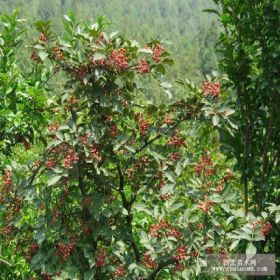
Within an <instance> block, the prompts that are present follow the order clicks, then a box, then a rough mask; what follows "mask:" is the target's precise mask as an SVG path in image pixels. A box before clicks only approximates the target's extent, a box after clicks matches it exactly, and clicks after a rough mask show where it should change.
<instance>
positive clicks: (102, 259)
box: [95, 249, 106, 267]
mask: <svg viewBox="0 0 280 280" xmlns="http://www.w3.org/2000/svg"><path fill="white" fill-rule="evenodd" d="M105 265H106V250H105V249H101V250H100V251H99V252H98V253H97V254H96V257H95V266H96V267H103V266H105Z"/></svg>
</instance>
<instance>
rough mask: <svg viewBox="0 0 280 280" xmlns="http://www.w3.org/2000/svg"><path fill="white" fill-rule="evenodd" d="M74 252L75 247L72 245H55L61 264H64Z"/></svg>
mask: <svg viewBox="0 0 280 280" xmlns="http://www.w3.org/2000/svg"><path fill="white" fill-rule="evenodd" d="M74 252H75V247H74V244H73V243H68V244H63V243H58V245H57V255H58V256H59V257H61V258H62V262H66V261H67V260H68V258H69V257H70V256H71V255H72V254H73V253H74Z"/></svg>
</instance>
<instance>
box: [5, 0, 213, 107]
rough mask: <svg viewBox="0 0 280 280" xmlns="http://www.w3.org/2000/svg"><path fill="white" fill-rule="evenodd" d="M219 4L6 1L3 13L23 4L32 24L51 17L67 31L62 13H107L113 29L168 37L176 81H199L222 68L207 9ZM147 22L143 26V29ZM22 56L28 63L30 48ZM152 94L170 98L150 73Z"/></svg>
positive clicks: (205, 0) (188, 0)
mask: <svg viewBox="0 0 280 280" xmlns="http://www.w3.org/2000/svg"><path fill="white" fill-rule="evenodd" d="M209 7H213V3H212V2H211V1H210V0H199V1H197V0H153V1H136V0H121V1H107V0H94V1H92V0H83V1H75V0H48V1H45V0H32V1H19V0H16V1H0V13H11V12H12V11H13V9H19V10H20V11H21V14H22V16H23V17H24V18H25V19H26V20H27V22H26V24H27V26H31V25H32V24H33V22H34V21H38V20H41V19H42V20H51V21H52V24H53V25H54V27H55V29H56V30H58V31H60V32H62V31H63V24H62V22H61V20H60V18H61V15H64V14H66V13H68V12H69V11H74V12H75V14H76V15H77V16H78V17H80V18H84V19H89V20H92V19H93V18H97V17H98V16H99V15H105V16H106V19H107V21H111V22H112V26H111V27H109V29H108V30H110V31H111V32H112V31H114V30H119V31H120V32H121V33H122V34H126V35H127V36H129V37H131V38H137V40H138V41H139V42H140V43H141V44H144V43H146V42H147V41H148V40H150V39H151V38H157V39H161V40H166V41H168V42H169V43H170V46H169V49H170V51H171V52H172V54H173V56H174V60H175V65H174V67H173V68H172V70H168V69H167V75H166V78H167V79H169V80H171V79H172V80H173V79H174V78H180V77H182V74H181V73H184V75H185V76H186V77H188V78H189V79H190V80H192V81H195V82H197V83H199V82H200V80H202V79H203V76H204V75H206V74H209V73H211V71H213V70H217V55H216V52H215V50H214V48H215V44H216V42H217V39H218V27H217V24H216V22H215V21H214V17H213V16H211V15H207V16H206V15H205V14H204V13H203V12H202V10H203V9H206V8H209ZM140 26H141V28H139V27H140ZM35 36H36V34H35V32H32V31H29V32H28V33H27V34H26V35H25V37H26V40H25V41H24V42H25V44H29V42H30V41H34V39H35ZM22 52H24V55H23V58H21V61H22V60H23V61H24V64H25V65H26V64H28V60H27V59H26V58H24V57H27V55H26V52H25V51H22ZM144 80H145V83H148V84H149V86H148V87H146V88H145V89H146V97H147V98H148V99H152V100H155V101H156V102H157V103H161V102H162V100H163V99H165V100H168V99H169V98H168V95H167V94H165V91H164V89H165V88H163V89H162V88H160V87H158V86H157V85H156V83H155V82H153V81H152V80H150V79H149V77H146V78H145V79H144ZM172 93H173V94H174V95H175V97H178V95H179V96H180V97H182V96H181V95H180V92H178V91H172Z"/></svg>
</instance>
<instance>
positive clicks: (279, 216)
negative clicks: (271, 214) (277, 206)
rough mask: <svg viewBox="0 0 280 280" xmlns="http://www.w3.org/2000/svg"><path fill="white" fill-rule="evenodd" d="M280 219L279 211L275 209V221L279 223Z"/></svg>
mask: <svg viewBox="0 0 280 280" xmlns="http://www.w3.org/2000/svg"><path fill="white" fill-rule="evenodd" d="M279 221H280V211H277V212H276V214H275V223H276V224H277V223H279Z"/></svg>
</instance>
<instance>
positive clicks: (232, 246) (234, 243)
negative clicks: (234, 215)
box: [229, 239, 240, 251]
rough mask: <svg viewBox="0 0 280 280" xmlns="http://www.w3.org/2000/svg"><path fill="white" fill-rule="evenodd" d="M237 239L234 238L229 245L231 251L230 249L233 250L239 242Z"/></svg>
mask: <svg viewBox="0 0 280 280" xmlns="http://www.w3.org/2000/svg"><path fill="white" fill-rule="evenodd" d="M239 241H240V240H239V239H238V240H235V241H233V242H232V243H231V245H230V248H229V249H230V251H232V250H234V249H235V248H236V247H237V246H238V244H239Z"/></svg>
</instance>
